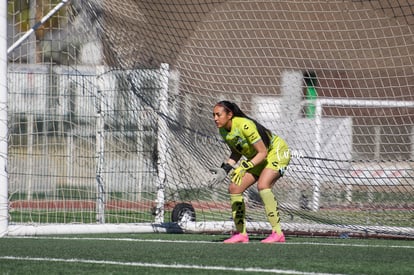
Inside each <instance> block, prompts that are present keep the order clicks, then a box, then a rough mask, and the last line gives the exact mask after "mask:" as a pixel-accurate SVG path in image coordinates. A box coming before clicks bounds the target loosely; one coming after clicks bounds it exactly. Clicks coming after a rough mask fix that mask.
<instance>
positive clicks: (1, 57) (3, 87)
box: [0, 1, 8, 237]
mask: <svg viewBox="0 0 414 275" xmlns="http://www.w3.org/2000/svg"><path fill="white" fill-rule="evenodd" d="M6 33H7V1H1V3H0V237H1V236H4V235H5V234H6V233H7V225H8V196H7V137H8V133H7V132H8V131H7V36H6V35H5V34H6Z"/></svg>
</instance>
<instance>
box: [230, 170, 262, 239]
mask: <svg viewBox="0 0 414 275" xmlns="http://www.w3.org/2000/svg"><path fill="white" fill-rule="evenodd" d="M255 181H256V179H255V178H254V177H253V175H251V174H249V173H246V174H245V175H244V177H243V179H242V184H241V185H236V184H234V183H231V184H230V185H229V193H230V203H231V212H232V217H233V222H234V225H235V227H236V234H234V235H233V236H232V237H231V238H229V239H227V240H225V241H224V243H239V242H242V243H247V242H248V241H249V237H248V235H247V232H246V205H245V203H244V199H243V192H244V191H245V190H246V189H247V188H248V187H249V186H250V185H252V184H253V183H254V182H255Z"/></svg>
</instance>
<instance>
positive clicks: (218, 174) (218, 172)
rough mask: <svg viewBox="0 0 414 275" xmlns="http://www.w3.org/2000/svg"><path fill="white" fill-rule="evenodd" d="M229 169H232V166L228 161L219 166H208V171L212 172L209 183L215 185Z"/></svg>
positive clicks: (224, 176) (223, 177) (225, 175)
mask: <svg viewBox="0 0 414 275" xmlns="http://www.w3.org/2000/svg"><path fill="white" fill-rule="evenodd" d="M231 169H233V166H231V165H230V164H228V163H223V164H222V165H221V167H215V168H210V172H211V173H213V177H212V178H211V180H210V183H211V184H212V185H215V184H218V183H220V182H222V181H223V180H224V179H225V178H226V177H227V174H228V173H229V172H230V170H231Z"/></svg>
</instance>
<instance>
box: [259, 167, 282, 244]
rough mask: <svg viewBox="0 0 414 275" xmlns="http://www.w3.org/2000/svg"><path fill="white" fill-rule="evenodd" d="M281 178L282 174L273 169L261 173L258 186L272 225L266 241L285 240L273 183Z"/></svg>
mask: <svg viewBox="0 0 414 275" xmlns="http://www.w3.org/2000/svg"><path fill="white" fill-rule="evenodd" d="M278 178H280V174H279V173H278V172H275V171H274V170H272V169H269V168H265V169H264V170H263V171H262V174H261V175H260V178H259V181H258V184H257V188H258V190H259V194H260V197H261V198H262V201H263V205H264V208H265V211H266V217H267V220H268V221H269V223H270V225H271V226H272V234H271V235H270V236H269V237H268V238H266V239H265V240H263V241H262V242H264V243H271V242H272V243H273V242H284V241H285V237H284V234H283V232H282V228H281V226H280V215H279V210H278V203H277V200H276V198H275V195H274V194H273V192H272V189H271V188H272V185H273V183H274V182H275V181H276V180H277V179H278Z"/></svg>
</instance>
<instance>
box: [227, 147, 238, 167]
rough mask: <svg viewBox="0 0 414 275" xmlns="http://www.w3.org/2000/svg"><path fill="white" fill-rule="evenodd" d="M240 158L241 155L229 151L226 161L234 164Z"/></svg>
mask: <svg viewBox="0 0 414 275" xmlns="http://www.w3.org/2000/svg"><path fill="white" fill-rule="evenodd" d="M240 158H241V155H240V154H239V153H237V152H235V151H233V150H232V151H231V155H230V157H229V159H228V160H227V163H228V164H230V165H231V166H234V165H235V164H236V163H237V162H238V161H239V160H240Z"/></svg>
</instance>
